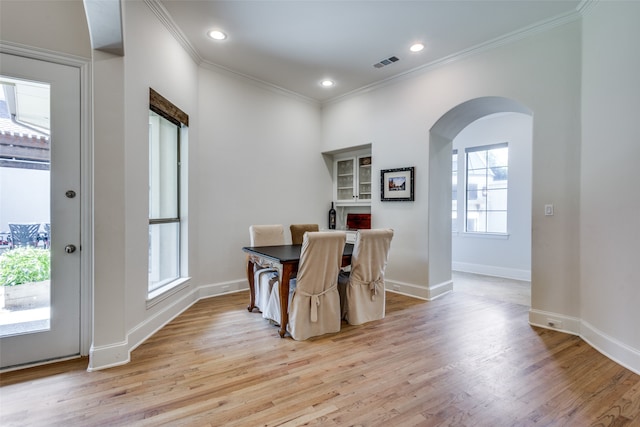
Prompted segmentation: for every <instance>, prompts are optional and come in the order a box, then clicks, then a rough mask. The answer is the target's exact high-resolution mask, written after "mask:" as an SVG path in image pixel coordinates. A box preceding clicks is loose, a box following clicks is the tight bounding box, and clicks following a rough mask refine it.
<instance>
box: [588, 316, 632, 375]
mask: <svg viewBox="0 0 640 427" xmlns="http://www.w3.org/2000/svg"><path fill="white" fill-rule="evenodd" d="M580 338H582V339H583V340H585V341H586V342H587V343H589V345H590V346H591V347H593V348H595V349H596V350H598V351H599V352H600V353H602V354H604V355H605V356H607V357H608V358H609V359H611V360H613V361H614V362H616V363H617V364H619V365H622V366H624V367H625V368H627V369H629V370H630V371H633V372H635V373H636V374H638V375H640V350H638V349H636V348H632V347H629V346H628V345H626V344H625V343H623V342H620V341H618V340H617V339H615V338H613V337H611V336H609V335H607V334H605V333H604V332H602V331H600V330H599V329H597V328H595V327H594V326H593V325H591V324H589V323H588V322H585V321H582V331H581V334H580Z"/></svg>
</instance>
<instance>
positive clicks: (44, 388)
mask: <svg viewBox="0 0 640 427" xmlns="http://www.w3.org/2000/svg"><path fill="white" fill-rule="evenodd" d="M247 302H248V294H247V292H242V293H237V294H231V295H225V296H220V297H216V298H211V299H207V300H202V301H200V302H198V303H196V304H195V305H194V306H193V307H191V308H190V309H189V310H187V311H186V312H184V313H183V314H181V315H180V316H179V317H178V318H177V319H175V320H174V321H173V322H171V323H170V324H169V325H167V326H166V327H165V328H163V329H162V330H160V331H159V332H158V333H156V334H155V335H154V336H153V337H151V338H150V339H149V340H148V341H147V342H145V343H144V344H143V345H141V346H140V347H139V348H138V349H136V350H135V351H134V352H133V353H132V355H131V358H132V361H131V362H130V363H129V364H127V365H124V366H120V367H116V368H112V369H107V370H103V371H98V372H92V373H89V372H86V366H87V360H86V359H80V360H74V361H68V362H62V363H57V364H52V365H49V366H44V367H38V368H31V369H25V370H22V371H15V372H10V373H6V374H2V375H1V376H0V385H1V387H0V410H1V415H0V425H2V426H5V427H7V426H67V427H71V426H147V425H148V426H160V425H170V426H299V425H319V426H393V427H397V426H441V425H442V426H491V427H502V426H565V425H566V426H623V425H624V426H639V425H640V376H639V375H636V374H634V373H632V372H630V371H629V370H627V369H624V368H622V367H621V366H619V365H617V364H616V363H614V362H612V361H611V360H609V359H607V358H606V357H604V356H602V355H601V354H600V353H598V352H597V351H596V350H594V349H593V348H591V347H590V346H589V345H587V344H586V343H585V342H583V341H582V340H581V339H580V338H578V337H575V336H571V335H567V334H563V333H559V332H555V331H550V330H545V329H539V328H535V327H531V326H530V325H528V323H527V312H528V309H529V307H527V306H526V305H522V304H515V303H511V302H505V301H499V300H497V299H493V298H488V297H486V296H478V295H473V294H470V293H465V292H453V293H450V294H448V295H446V296H443V297H441V298H439V299H437V300H435V301H432V302H426V301H421V300H417V299H413V298H409V297H406V296H402V295H397V294H392V293H388V294H387V316H386V318H385V319H383V320H381V321H377V322H371V323H369V324H366V325H362V326H349V325H346V324H345V323H343V329H342V331H341V332H340V333H337V334H331V335H325V336H322V337H317V338H313V339H310V340H308V341H303V342H296V341H293V340H291V339H290V338H285V339H280V338H279V337H278V334H277V328H275V327H274V326H271V325H270V324H269V323H268V322H266V321H265V320H264V319H262V317H261V315H260V314H259V313H257V312H254V313H249V312H247V310H246V309H245V307H246V305H247Z"/></svg>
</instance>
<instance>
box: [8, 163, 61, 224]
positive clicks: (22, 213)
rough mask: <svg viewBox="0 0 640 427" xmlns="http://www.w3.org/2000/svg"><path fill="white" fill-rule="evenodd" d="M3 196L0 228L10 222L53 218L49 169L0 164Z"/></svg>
mask: <svg viewBox="0 0 640 427" xmlns="http://www.w3.org/2000/svg"><path fill="white" fill-rule="evenodd" d="M0 197H1V198H2V203H1V204H0V232H8V231H9V223H10V222H11V223H29V222H39V223H47V222H49V216H50V215H49V171H47V170H35V169H20V168H2V167H0Z"/></svg>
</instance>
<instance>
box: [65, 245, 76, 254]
mask: <svg viewBox="0 0 640 427" xmlns="http://www.w3.org/2000/svg"><path fill="white" fill-rule="evenodd" d="M64 251H65V252H66V253H68V254H72V253H74V252H75V251H76V245H67V246H65V247H64Z"/></svg>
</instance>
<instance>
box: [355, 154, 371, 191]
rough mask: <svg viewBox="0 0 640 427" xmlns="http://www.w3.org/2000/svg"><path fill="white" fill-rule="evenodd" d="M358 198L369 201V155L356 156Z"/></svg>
mask: <svg viewBox="0 0 640 427" xmlns="http://www.w3.org/2000/svg"><path fill="white" fill-rule="evenodd" d="M358 200H360V201H362V202H369V201H371V156H366V157H358Z"/></svg>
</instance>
